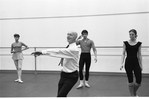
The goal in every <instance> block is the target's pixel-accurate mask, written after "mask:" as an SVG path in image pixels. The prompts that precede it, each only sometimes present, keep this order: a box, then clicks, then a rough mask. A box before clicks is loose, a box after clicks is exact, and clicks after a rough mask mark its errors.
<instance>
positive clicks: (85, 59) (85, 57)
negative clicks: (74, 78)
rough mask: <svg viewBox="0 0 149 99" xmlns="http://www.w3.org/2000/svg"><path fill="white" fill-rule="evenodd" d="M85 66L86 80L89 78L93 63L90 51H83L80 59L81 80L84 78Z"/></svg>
mask: <svg viewBox="0 0 149 99" xmlns="http://www.w3.org/2000/svg"><path fill="white" fill-rule="evenodd" d="M84 65H85V66H86V67H85V80H86V81H88V79H89V69H90V65H91V54H90V53H81V55H80V61H79V76H80V80H83V68H84Z"/></svg>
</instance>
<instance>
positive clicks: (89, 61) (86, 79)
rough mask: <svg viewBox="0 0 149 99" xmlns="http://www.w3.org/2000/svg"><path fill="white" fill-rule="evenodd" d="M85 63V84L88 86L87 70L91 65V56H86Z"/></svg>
mask: <svg viewBox="0 0 149 99" xmlns="http://www.w3.org/2000/svg"><path fill="white" fill-rule="evenodd" d="M85 63H86V73H85V86H86V87H90V85H89V84H88V80H89V70H90V66H91V56H90V55H88V56H87V59H86V61H85Z"/></svg>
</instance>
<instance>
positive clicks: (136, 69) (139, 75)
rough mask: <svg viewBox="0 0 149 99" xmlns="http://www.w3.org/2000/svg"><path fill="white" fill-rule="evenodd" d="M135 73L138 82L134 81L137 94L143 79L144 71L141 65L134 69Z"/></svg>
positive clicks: (135, 93)
mask: <svg viewBox="0 0 149 99" xmlns="http://www.w3.org/2000/svg"><path fill="white" fill-rule="evenodd" d="M134 75H135V78H136V82H135V83H134V95H135V96H137V90H138V89H139V87H140V86H141V81H142V72H141V69H140V67H139V66H138V67H136V68H135V69H134Z"/></svg>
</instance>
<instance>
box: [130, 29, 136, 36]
mask: <svg viewBox="0 0 149 99" xmlns="http://www.w3.org/2000/svg"><path fill="white" fill-rule="evenodd" d="M130 32H133V33H135V35H137V31H136V30H135V29H131V30H130V31H129V33H130Z"/></svg>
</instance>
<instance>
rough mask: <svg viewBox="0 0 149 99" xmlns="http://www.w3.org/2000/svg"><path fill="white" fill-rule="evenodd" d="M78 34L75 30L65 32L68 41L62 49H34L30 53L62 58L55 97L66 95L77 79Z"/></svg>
mask: <svg viewBox="0 0 149 99" xmlns="http://www.w3.org/2000/svg"><path fill="white" fill-rule="evenodd" d="M77 36H78V34H77V33H76V32H70V33H68V34H67V41H68V43H69V47H68V48H64V49H47V50H42V51H36V52H33V53H32V54H34V55H36V56H39V55H49V56H51V57H58V58H64V60H63V64H61V65H62V69H61V75H60V81H59V83H58V94H57V97H67V94H68V93H69V91H70V90H71V89H72V87H73V86H74V85H75V84H76V82H77V81H78V69H79V64H78V59H79V48H78V46H77V45H76V39H77Z"/></svg>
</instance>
